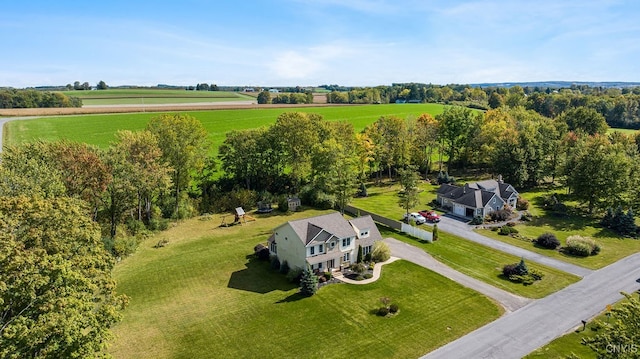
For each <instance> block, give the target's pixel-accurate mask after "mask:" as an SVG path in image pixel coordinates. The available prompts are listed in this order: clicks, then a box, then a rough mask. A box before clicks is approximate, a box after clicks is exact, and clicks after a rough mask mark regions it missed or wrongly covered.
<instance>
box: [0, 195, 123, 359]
mask: <svg viewBox="0 0 640 359" xmlns="http://www.w3.org/2000/svg"><path fill="white" fill-rule="evenodd" d="M113 265H114V262H113V259H112V257H111V256H110V255H109V254H108V253H107V252H106V251H105V249H104V246H103V244H102V241H101V239H100V230H99V228H98V225H97V224H96V223H95V222H93V221H92V220H91V219H90V217H89V211H88V210H87V208H85V207H84V206H83V204H82V202H81V201H79V200H77V199H72V198H55V199H43V198H42V197H26V196H18V197H2V198H0V357H2V358H91V357H103V356H105V355H106V351H105V347H106V343H107V342H108V341H109V339H110V338H111V337H112V335H111V332H110V330H109V328H110V327H111V326H112V325H113V324H115V323H116V322H118V321H119V320H120V318H121V314H120V312H119V309H120V308H122V307H124V305H125V304H126V301H127V299H126V297H122V296H117V295H116V293H115V283H114V281H113V279H112V278H111V270H112V268H113Z"/></svg>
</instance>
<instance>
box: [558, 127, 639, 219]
mask: <svg viewBox="0 0 640 359" xmlns="http://www.w3.org/2000/svg"><path fill="white" fill-rule="evenodd" d="M638 172H639V171H638V161H637V159H634V158H632V157H630V156H629V155H628V154H627V153H626V152H625V150H624V147H623V146H621V145H620V144H616V145H613V144H611V143H610V142H609V141H608V139H607V138H606V137H605V136H590V137H588V138H586V139H579V140H578V142H577V143H576V146H575V148H574V149H573V150H572V152H571V155H570V157H569V158H568V159H567V163H566V168H565V176H566V184H567V186H568V187H569V188H570V190H571V192H572V194H573V196H575V197H576V198H577V199H578V200H579V201H581V202H583V203H586V204H587V207H588V210H589V212H590V213H592V212H593V210H594V209H596V208H602V209H604V208H606V207H611V206H614V205H617V204H628V203H629V202H630V200H631V196H632V195H633V194H632V193H630V191H632V188H633V186H630V184H631V182H630V181H633V179H634V177H636V176H637V173H638Z"/></svg>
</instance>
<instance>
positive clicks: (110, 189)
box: [103, 145, 139, 238]
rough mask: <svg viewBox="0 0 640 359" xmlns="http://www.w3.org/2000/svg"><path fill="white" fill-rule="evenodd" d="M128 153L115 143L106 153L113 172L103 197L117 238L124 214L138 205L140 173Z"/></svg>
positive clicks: (105, 158)
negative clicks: (130, 160) (136, 184)
mask: <svg viewBox="0 0 640 359" xmlns="http://www.w3.org/2000/svg"><path fill="white" fill-rule="evenodd" d="M127 155H128V154H127V153H126V152H125V151H124V149H123V148H122V147H117V146H113V145H112V146H111V147H109V150H108V151H107V152H106V153H105V154H104V162H105V163H106V164H107V166H108V168H109V171H110V174H111V181H110V182H109V184H108V186H107V189H106V191H105V194H104V199H103V202H104V212H105V213H106V216H107V218H108V221H109V234H110V236H111V238H115V236H116V229H117V226H118V224H120V223H121V222H122V220H123V218H122V217H123V215H124V214H125V213H127V212H128V211H130V210H132V209H134V208H135V207H136V186H135V178H137V176H139V174H137V173H136V172H135V167H134V164H133V163H131V162H129V161H127Z"/></svg>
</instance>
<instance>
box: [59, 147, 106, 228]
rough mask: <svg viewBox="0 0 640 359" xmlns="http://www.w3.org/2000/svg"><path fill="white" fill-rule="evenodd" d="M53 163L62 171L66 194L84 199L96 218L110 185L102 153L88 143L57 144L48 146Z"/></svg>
mask: <svg viewBox="0 0 640 359" xmlns="http://www.w3.org/2000/svg"><path fill="white" fill-rule="evenodd" d="M46 147H47V150H46V153H48V154H49V157H50V162H51V163H53V164H54V165H55V166H56V167H57V168H58V170H59V171H60V174H61V177H62V180H63V182H64V184H65V187H66V188H67V194H68V195H69V196H72V197H77V198H80V199H83V200H85V201H86V202H87V203H89V204H90V205H91V208H92V213H93V218H94V219H95V218H96V215H97V212H98V206H99V203H100V198H101V196H102V194H103V193H104V191H105V189H106V187H107V185H108V184H109V182H111V174H110V173H109V170H108V168H107V166H106V164H105V163H104V162H103V160H102V157H101V156H102V151H101V150H100V149H98V148H97V147H95V146H90V145H87V144H86V143H78V142H70V141H65V140H63V141H58V142H52V143H48V144H47V145H46Z"/></svg>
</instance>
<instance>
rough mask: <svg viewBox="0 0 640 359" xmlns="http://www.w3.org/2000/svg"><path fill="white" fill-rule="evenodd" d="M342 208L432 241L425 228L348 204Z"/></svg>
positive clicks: (429, 233) (355, 214)
mask: <svg viewBox="0 0 640 359" xmlns="http://www.w3.org/2000/svg"><path fill="white" fill-rule="evenodd" d="M344 210H345V211H346V212H349V213H351V214H352V215H354V216H365V215H367V214H368V215H370V216H371V218H372V219H373V220H374V221H376V222H378V223H381V224H384V225H385V226H387V227H390V228H393V229H395V230H398V231H400V232H402V233H406V234H408V235H410V236H413V237H416V238H419V239H422V240H424V241H427V242H431V241H433V235H432V233H431V232H429V231H425V230H423V229H420V228H417V227H414V226H412V225H410V224H406V223H403V222H400V221H396V220H393V219H390V218H387V217H383V216H381V215H379V214H375V213H372V212H369V211H365V210H364V209H360V208H357V207H353V206H350V205H347V206H346V207H345V208H344Z"/></svg>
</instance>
